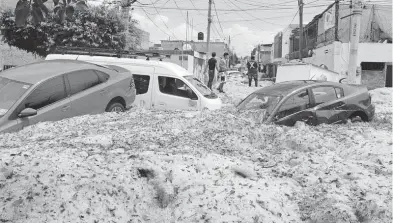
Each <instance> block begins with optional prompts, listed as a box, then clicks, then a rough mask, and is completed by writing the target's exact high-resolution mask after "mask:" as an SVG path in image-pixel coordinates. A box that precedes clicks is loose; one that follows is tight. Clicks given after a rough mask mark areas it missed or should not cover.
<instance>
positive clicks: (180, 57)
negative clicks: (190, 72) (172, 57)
mask: <svg viewBox="0 0 393 223" xmlns="http://www.w3.org/2000/svg"><path fill="white" fill-rule="evenodd" d="M179 60H182V56H179ZM183 60H188V56H183Z"/></svg>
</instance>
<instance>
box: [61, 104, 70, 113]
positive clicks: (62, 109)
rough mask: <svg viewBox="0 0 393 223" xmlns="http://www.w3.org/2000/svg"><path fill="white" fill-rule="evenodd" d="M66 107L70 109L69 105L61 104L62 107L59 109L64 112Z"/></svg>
mask: <svg viewBox="0 0 393 223" xmlns="http://www.w3.org/2000/svg"><path fill="white" fill-rule="evenodd" d="M68 109H70V106H69V105H65V106H63V107H62V108H61V111H63V112H65V111H67V110H68Z"/></svg>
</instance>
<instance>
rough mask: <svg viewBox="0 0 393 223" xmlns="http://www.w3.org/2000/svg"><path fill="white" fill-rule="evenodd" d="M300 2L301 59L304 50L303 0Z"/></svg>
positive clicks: (299, 0) (300, 58)
mask: <svg viewBox="0 0 393 223" xmlns="http://www.w3.org/2000/svg"><path fill="white" fill-rule="evenodd" d="M298 4H299V60H302V59H303V57H302V50H303V0H298Z"/></svg>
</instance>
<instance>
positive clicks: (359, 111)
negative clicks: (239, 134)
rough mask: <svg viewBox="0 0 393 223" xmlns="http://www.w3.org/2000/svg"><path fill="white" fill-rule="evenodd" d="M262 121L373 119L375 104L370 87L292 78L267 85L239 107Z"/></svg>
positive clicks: (323, 121)
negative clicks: (292, 79) (369, 90)
mask: <svg viewBox="0 0 393 223" xmlns="http://www.w3.org/2000/svg"><path fill="white" fill-rule="evenodd" d="M237 108H238V110H239V111H240V112H245V113H249V114H250V115H252V116H254V118H256V119H257V120H258V121H259V122H264V123H275V124H279V125H286V126H293V125H295V124H296V122H298V121H301V122H305V123H306V124H308V125H318V124H322V123H325V124H334V123H347V122H348V120H351V121H364V122H367V121H371V120H372V119H373V117H374V113H375V107H374V105H373V104H371V95H370V94H369V92H368V90H367V87H366V86H357V85H346V84H340V83H335V82H326V81H313V80H304V81H288V82H281V83H279V84H275V85H271V86H267V87H263V88H261V89H259V90H257V91H255V92H253V93H252V94H250V95H249V96H248V97H246V98H245V99H244V100H243V101H242V102H240V103H239V105H238V106H237Z"/></svg>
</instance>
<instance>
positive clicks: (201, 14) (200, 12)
mask: <svg viewBox="0 0 393 223" xmlns="http://www.w3.org/2000/svg"><path fill="white" fill-rule="evenodd" d="M190 2H191V4H192V6H193V7H194V9H196V10H197V12H198V13H199V14H200V15H202V16H205V15H203V14H202V13H201V12H200V11H199V10H198V9H197V8H196V7H195V5H194V2H192V0H190Z"/></svg>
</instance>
